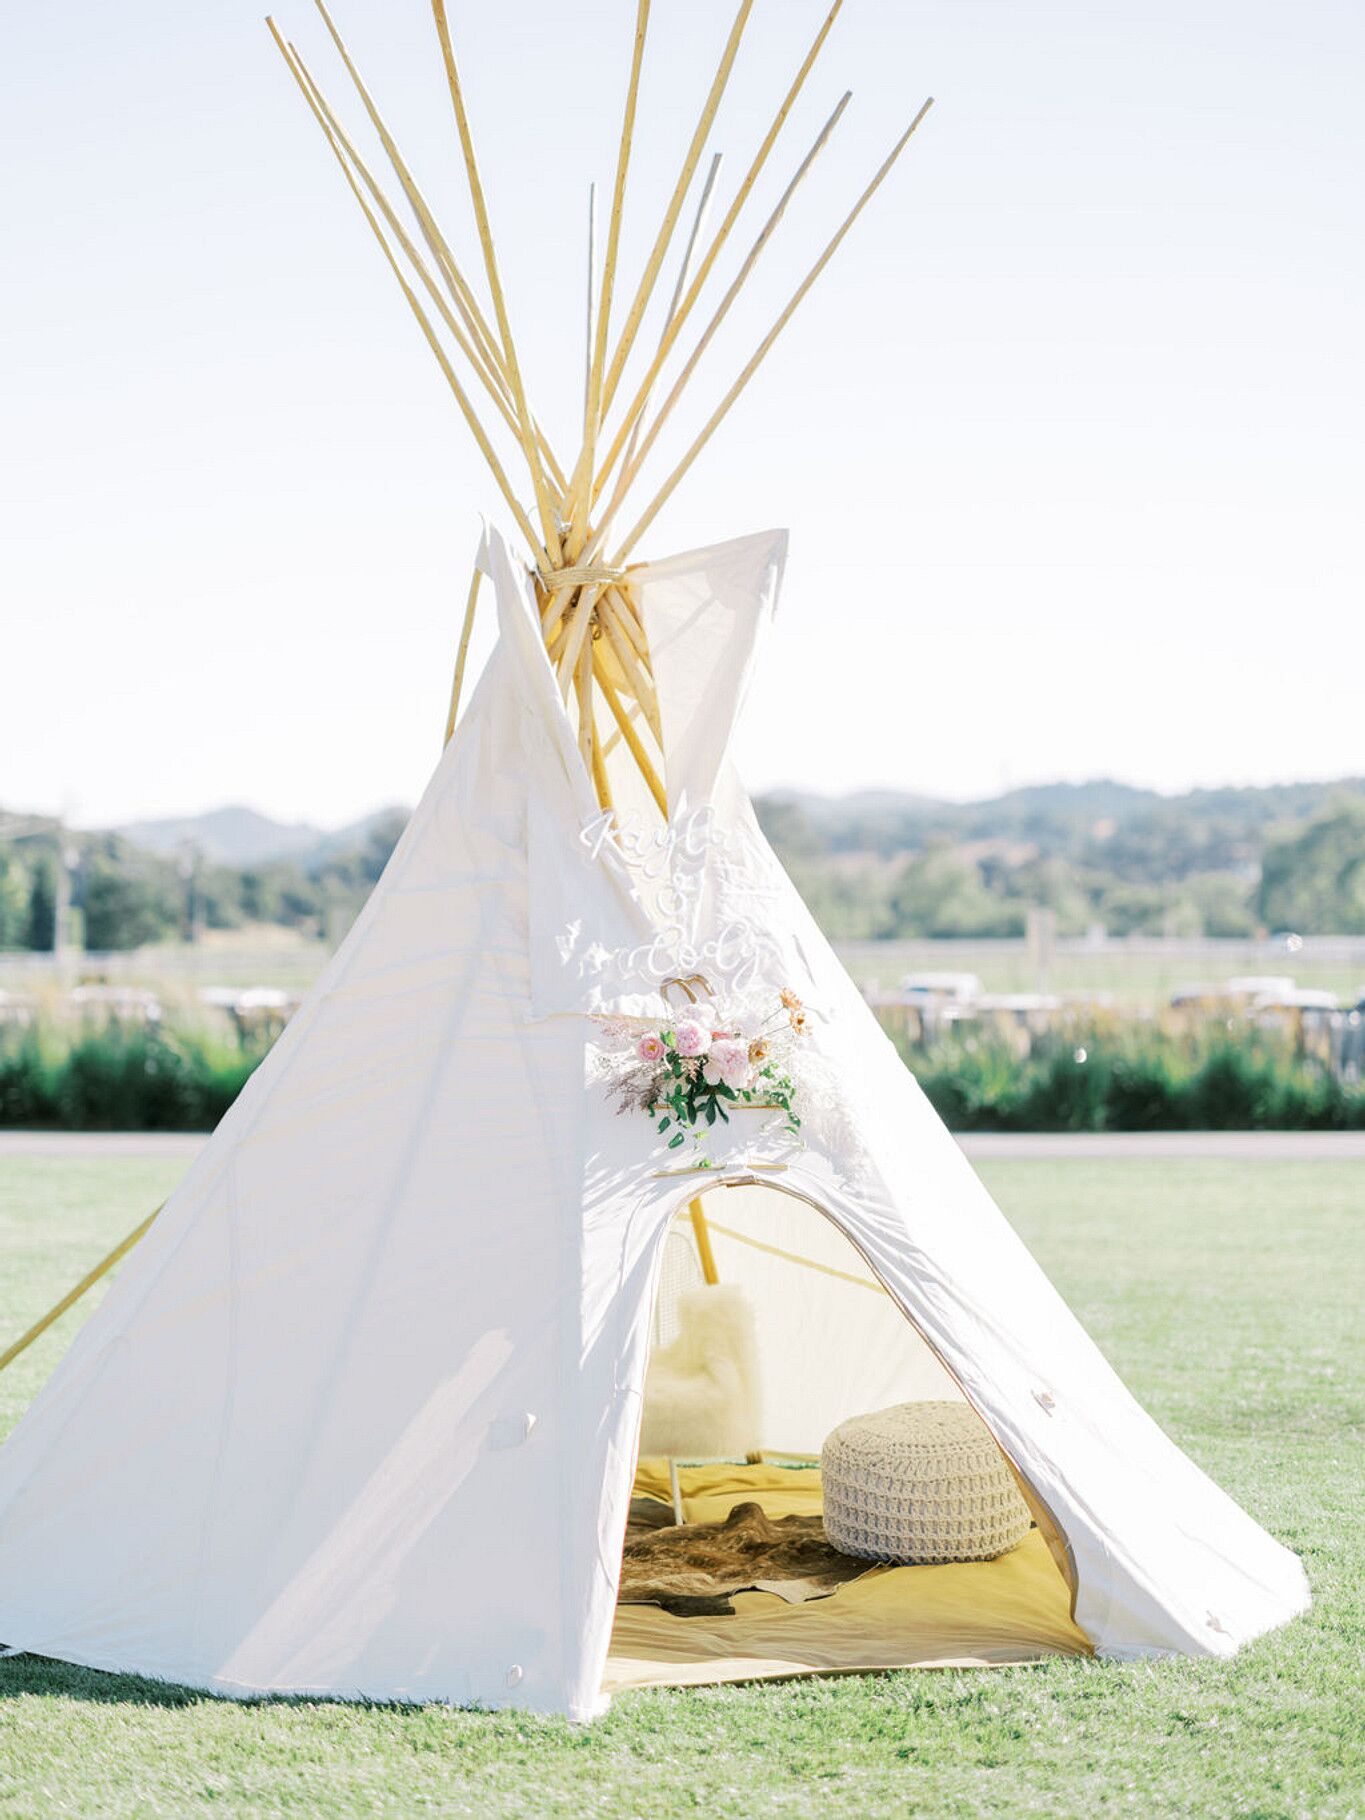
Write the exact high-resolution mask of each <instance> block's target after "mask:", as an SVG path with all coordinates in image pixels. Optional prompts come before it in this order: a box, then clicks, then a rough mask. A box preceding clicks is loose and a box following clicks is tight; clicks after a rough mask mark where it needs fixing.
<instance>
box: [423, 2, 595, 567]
mask: <svg viewBox="0 0 1365 1820" xmlns="http://www.w3.org/2000/svg"><path fill="white" fill-rule="evenodd" d="M431 10H432V15H433V17H434V18H435V21H436V35H437V37H438V38H439V40H440V44H441V57H442V60H443V62H444V63H445V71H446V84H447V86H448V87H449V89H450V99H451V103H452V105H453V106H454V109H455V125H456V128H457V130H458V132H459V135H460V149H461V152H462V153H463V155H464V165H465V174H466V176H467V177H468V179H469V194H470V199H471V201H472V202H473V204H474V220H475V222H476V224H477V226H478V230H479V245H480V246H481V247H482V249H483V261H484V270H485V271H486V273H487V275H488V288H489V291H490V293H491V294H492V298H493V314H494V316H495V317H496V318H497V324H498V333H499V334H500V335H501V337H502V353H503V364H504V366H505V367H506V369H507V380H508V384H509V385H510V386H511V388H512V402H513V404H514V405H515V407H516V414H517V423H518V425H519V427H520V434H521V445H522V453H523V454H524V455H525V457H526V465H527V467H528V468H529V469H530V471H531V483H532V486H533V487H534V489H535V495H536V509H537V512H538V513H539V516H540V524H541V529H542V531H543V532H544V539H545V548H546V550H547V551H548V552H549V554H550V558H551V560H552V561H553V562H554V563H558V562H559V561H560V559H561V556H562V554H563V552H562V548H561V544H560V538H559V526H558V523H557V521H556V518H555V513H554V510H553V508H552V505H551V502H550V496H549V491H548V489H547V487H546V484H545V472H544V469H543V468H542V467H541V463H540V450H539V448H538V447H537V444H536V436H535V426H534V424H533V422H532V420H531V412H530V408H529V406H528V405H527V402H526V388H525V386H524V385H523V383H522V377H521V367H520V364H519V363H518V360H517V350H516V344H515V343H514V341H513V339H512V325H511V323H510V321H509V320H508V315H507V301H506V298H505V297H504V296H503V290H502V280H501V278H500V277H499V275H498V257H497V253H496V252H495V250H494V247H493V232H492V229H491V227H490V226H489V222H488V205H487V202H486V201H485V199H484V193H483V183H482V180H481V179H480V177H479V166H478V160H477V159H476V158H475V156H474V140H473V135H472V134H471V133H470V130H469V116H468V114H467V113H466V111H465V104H464V90H463V88H462V87H461V85H460V72H459V68H458V66H457V64H456V62H455V48H454V46H453V44H452V43H451V40H450V22H449V20H448V19H447V17H446V0H431ZM531 547H532V549H533V550H534V549H536V548H537V547H538V545H537V541H536V540H535V539H534V538H533V539H532V542H531Z"/></svg>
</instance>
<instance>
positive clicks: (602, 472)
mask: <svg viewBox="0 0 1365 1820" xmlns="http://www.w3.org/2000/svg"><path fill="white" fill-rule="evenodd" d="M843 4H844V0H834V4H833V6H831V7H830V9H829V12H828V13H827V14H826V16H825V22H824V24H823V25H822V26H821V27H820V30H819V31H818V32H817V33H816V35H815V40H814V42H813V43H812V45H811V47H810V49H809V50H808V51H807V52H806V56H805V60H804V61H803V63H802V65H801V67H800V69H799V70H798V71H797V72H796V75H795V77H794V78H793V80H792V83H791V86H790V87H789V88H788V90H787V93H786V95H785V96H784V97H783V100H782V105H781V106H780V107H779V108H778V110H777V113H776V115H775V116H774V119H773V122H772V125H771V126H770V127H769V128H768V131H767V133H766V134H765V135H764V138H763V142H762V144H761V145H760V146H759V148H758V150H757V151H756V152H755V153H754V157H753V161H752V162H751V164H750V165H749V169H748V171H747V173H746V174H745V177H744V181H743V182H742V183H741V184H740V186H739V189H738V190H737V191H736V192H735V198H734V201H733V202H732V203H731V204H730V206H729V208H728V209H727V210H726V211H725V215H724V218H723V219H722V221H721V224H720V226H719V227H718V228H717V229H716V233H715V237H714V239H713V240H712V242H711V244H710V246H709V247H708V248H707V249H706V252H705V254H704V255H703V257H702V261H701V263H700V265H699V266H698V267H697V269H696V272H695V273H694V274H693V278H692V282H691V284H690V285H689V286H688V287H687V292H686V295H685V296H684V297H683V298H682V300H681V302H680V303H679V305H678V307H677V309H676V310H675V311H674V312H673V319H672V321H671V322H670V323H669V325H668V327H667V328H666V330H665V332H664V335H663V338H662V340H661V341H660V343H659V348H658V352H657V353H656V354H655V356H654V359H653V361H652V362H651V363H650V366H649V369H648V371H647V372H646V373H645V376H644V378H643V379H642V380H641V381H640V385H639V389H638V390H637V391H636V394H635V396H634V398H633V399H632V400H631V402H630V406H629V408H628V409H627V411H626V414H625V416H624V417H623V418H622V420H621V423H620V426H619V428H618V429H617V431H616V434H615V436H614V437H613V438H612V442H611V447H610V449H609V450H608V452H607V456H606V459H605V460H604V461H603V462H602V463H601V465H600V467H599V469H598V474H597V482H596V486H595V489H594V492H593V497H594V499H596V498H597V496H598V495H599V494H600V493H601V491H602V488H603V486H604V485H605V483H606V478H607V475H608V474H609V473H610V472H611V470H612V468H613V467H614V466H615V464H616V461H617V459H618V458H619V456H620V454H621V451H622V449H623V448H624V447H625V443H626V437H627V436H628V435H629V433H630V430H631V426H632V425H633V424H634V423H635V421H636V420H637V419H638V417H639V415H640V413H641V412H642V411H643V410H644V408H645V405H646V403H647V402H648V399H649V395H650V393H651V392H652V391H653V389H654V386H655V383H656V382H657V380H658V377H659V372H660V369H661V368H662V367H663V364H664V362H665V360H667V358H668V356H669V354H670V352H671V351H672V348H673V344H674V342H675V341H676V340H677V338H678V336H679V335H680V334H681V333H682V330H683V326H684V324H685V323H686V322H687V319H688V317H689V316H690V315H691V313H692V308H693V305H694V304H695V303H696V301H697V298H698V297H699V296H700V295H701V293H702V291H703V290H704V289H705V286H706V282H707V280H708V279H709V278H710V276H711V272H712V269H713V268H714V266H715V263H716V260H717V259H718V258H719V257H720V254H721V250H722V248H723V247H724V246H725V243H726V241H727V240H728V239H729V237H730V233H731V230H732V229H733V227H734V225H735V223H736V221H738V219H739V217H740V214H741V212H742V210H743V208H744V205H745V203H746V202H747V201H748V200H749V197H750V195H751V194H752V193H753V188H754V185H755V184H756V183H757V182H758V179H759V177H760V175H761V174H762V171H763V167H764V166H765V165H766V163H767V161H768V157H769V154H770V153H771V151H772V149H773V146H774V145H775V144H776V143H777V138H778V135H779V134H780V133H781V131H782V128H783V127H784V126H785V125H786V122H787V116H788V115H789V114H790V113H791V110H792V108H793V107H794V106H795V104H796V99H797V97H798V96H799V95H800V93H801V90H802V89H803V88H804V87H805V83H806V78H807V76H809V75H810V72H811V70H812V69H813V68H814V66H815V60H816V58H817V57H818V56H819V55H820V52H821V51H822V50H823V49H824V45H825V40H826V39H827V38H828V37H829V34H830V31H831V29H832V28H833V25H834V21H835V20H836V19H837V18H838V16H839V12H840V9H841V8H842V6H843Z"/></svg>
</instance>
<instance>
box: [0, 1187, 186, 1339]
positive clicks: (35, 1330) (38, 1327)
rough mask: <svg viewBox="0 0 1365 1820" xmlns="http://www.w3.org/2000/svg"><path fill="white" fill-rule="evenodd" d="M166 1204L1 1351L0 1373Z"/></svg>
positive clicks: (95, 1280) (125, 1249)
mask: <svg viewBox="0 0 1365 1820" xmlns="http://www.w3.org/2000/svg"><path fill="white" fill-rule="evenodd" d="M165 1205H166V1203H165V1202H164V1201H163V1202H162V1203H161V1206H160V1207H156V1208H154V1209H153V1210H152V1212H151V1213H149V1214H148V1215H147V1217H146V1219H145V1220H143V1221H142V1223H141V1225H138V1226H135V1227H134V1228H133V1230H132V1231H131V1232H130V1233H129V1234H128V1236H127V1238H126V1239H120V1240H119V1242H118V1244H117V1245H115V1247H114V1249H113V1250H112V1251H111V1252H109V1253H108V1255H107V1256H105V1257H103V1258H101V1259H100V1261H99V1263H98V1264H96V1266H95V1268H94V1269H93V1270H91V1271H87V1273H86V1274H85V1275H84V1276H83V1277H82V1278H81V1280H80V1282H79V1283H77V1285H76V1287H75V1288H74V1289H68V1290H67V1292H66V1294H65V1295H64V1296H63V1297H62V1299H61V1301H60V1302H58V1303H57V1305H56V1307H55V1308H49V1309H48V1311H47V1313H46V1314H45V1315H44V1316H43V1317H42V1319H41V1320H40V1321H35V1322H34V1323H33V1325H32V1327H30V1328H29V1330H28V1332H27V1333H24V1334H21V1335H20V1336H19V1338H18V1339H17V1340H16V1341H15V1342H14V1344H13V1345H12V1346H7V1347H6V1348H5V1350H4V1352H0V1371H3V1370H4V1369H5V1367H6V1365H11V1364H13V1362H14V1361H15V1359H17V1358H18V1357H19V1354H20V1353H21V1352H27V1351H28V1349H29V1347H30V1346H32V1344H33V1342H34V1341H35V1340H37V1339H40V1338H41V1337H42V1335H43V1334H45V1333H46V1332H47V1330H48V1328H49V1327H51V1326H52V1324H53V1322H54V1321H59V1320H60V1319H61V1318H62V1316H63V1315H64V1314H65V1313H66V1311H67V1309H68V1308H72V1307H74V1306H75V1304H76V1303H77V1302H79V1301H80V1299H81V1297H82V1296H83V1295H84V1294H85V1292H86V1291H87V1290H88V1289H93V1288H94V1286H95V1284H96V1283H98V1282H99V1280H100V1278H101V1277H102V1276H106V1275H107V1274H108V1272H109V1271H111V1270H112V1269H113V1268H114V1266H115V1264H117V1263H118V1262H119V1260H120V1259H121V1258H124V1257H126V1256H127V1254H128V1253H129V1252H130V1251H131V1250H132V1249H133V1247H134V1245H136V1244H137V1242H138V1240H139V1239H140V1238H141V1237H142V1236H143V1234H144V1233H145V1232H147V1231H148V1229H149V1228H150V1226H151V1224H152V1221H153V1220H154V1219H155V1218H156V1216H157V1214H159V1213H160V1212H161V1207H164V1206H165Z"/></svg>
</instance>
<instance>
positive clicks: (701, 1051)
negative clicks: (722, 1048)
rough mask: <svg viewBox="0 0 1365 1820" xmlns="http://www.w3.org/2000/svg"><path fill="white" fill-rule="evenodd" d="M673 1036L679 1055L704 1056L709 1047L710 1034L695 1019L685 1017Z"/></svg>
mask: <svg viewBox="0 0 1365 1820" xmlns="http://www.w3.org/2000/svg"><path fill="white" fill-rule="evenodd" d="M673 1034H674V1037H675V1038H676V1040H677V1044H678V1054H679V1055H705V1054H706V1051H707V1050H708V1049H709V1048H710V1047H711V1032H710V1031H709V1030H708V1029H707V1028H706V1026H705V1025H704V1024H699V1023H698V1022H697V1020H696V1018H692V1017H685V1018H684V1019H683V1020H682V1022H681V1023H680V1024H679V1025H678V1027H677V1029H676V1030H675V1031H674V1033H673Z"/></svg>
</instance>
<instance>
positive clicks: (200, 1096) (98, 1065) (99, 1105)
mask: <svg viewBox="0 0 1365 1820" xmlns="http://www.w3.org/2000/svg"><path fill="white" fill-rule="evenodd" d="M265 1050H266V1045H265V1044H264V1043H254V1042H251V1041H249V1040H243V1039H237V1038H230V1037H220V1036H217V1035H215V1034H214V1033H213V1032H211V1031H209V1030H207V1029H201V1028H198V1027H188V1028H183V1029H177V1028H166V1027H164V1026H162V1025H160V1024H133V1023H119V1022H114V1021H111V1022H109V1023H107V1024H100V1025H96V1026H93V1027H89V1028H80V1029H77V1030H76V1031H74V1032H65V1033H58V1032H55V1031H52V1030H46V1031H44V1032H42V1033H39V1032H36V1031H34V1030H32V1029H29V1030H24V1031H21V1032H17V1033H16V1032H6V1033H3V1034H0V1127H5V1126H8V1127H11V1128H22V1127H29V1128H34V1127H36V1128H43V1127H57V1128H62V1129H66V1130H71V1131H205V1130H208V1129H210V1128H211V1127H212V1126H214V1125H216V1124H217V1122H218V1120H219V1119H220V1118H221V1117H222V1116H223V1114H224V1113H225V1112H226V1111H227V1109H228V1107H229V1106H230V1105H231V1104H232V1102H233V1100H234V1099H235V1098H236V1097H237V1095H238V1093H240V1092H241V1090H242V1088H243V1087H244V1086H245V1084H246V1081H247V1079H248V1077H249V1076H250V1074H251V1071H252V1069H253V1068H255V1066H256V1065H257V1063H258V1062H259V1061H260V1060H261V1058H262V1056H263V1055H264V1054H265Z"/></svg>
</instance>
